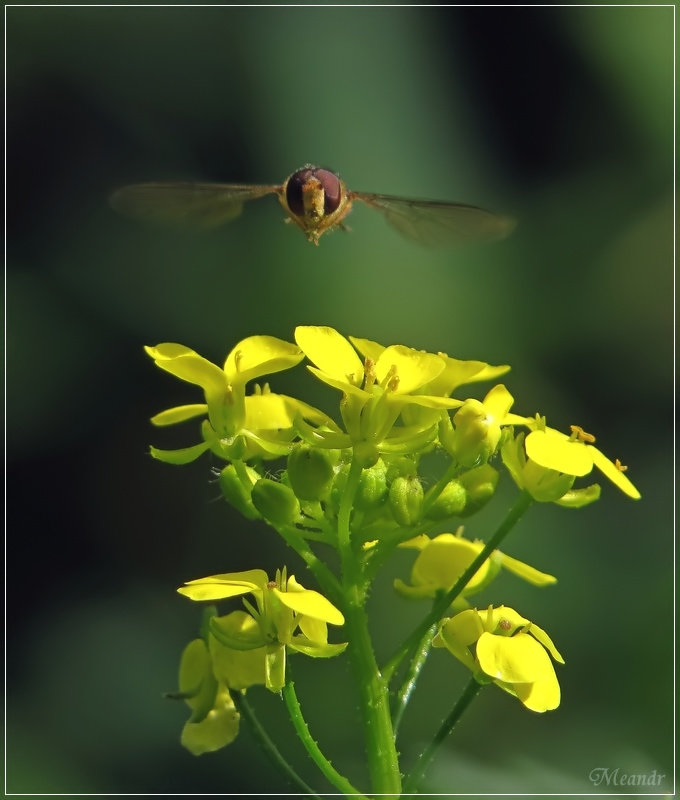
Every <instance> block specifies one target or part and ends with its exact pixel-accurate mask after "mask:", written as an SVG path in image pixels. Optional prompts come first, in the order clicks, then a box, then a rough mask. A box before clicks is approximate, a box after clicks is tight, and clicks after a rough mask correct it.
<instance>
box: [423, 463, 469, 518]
mask: <svg viewBox="0 0 680 800" xmlns="http://www.w3.org/2000/svg"><path fill="white" fill-rule="evenodd" d="M459 471H460V465H459V464H458V462H457V461H452V462H451V463H450V464H449V466H448V467H447V468H446V470H445V472H444V474H443V475H442V476H441V478H440V479H439V480H438V481H437V483H435V485H434V486H433V487H432V488H431V489H429V491H428V492H427V494H426V495H425V499H424V500H423V509H422V514H423V516H425V514H426V513H427V512H428V511H429V510H430V507H431V506H432V504H433V503H434V501H435V500H436V499H437V498H438V497H439V495H440V494H441V493H442V492H443V491H444V488H445V486H446V484H447V483H449V481H451V480H453V478H454V477H455V476H456V474H457V473H458V472H459Z"/></svg>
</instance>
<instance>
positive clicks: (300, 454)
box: [288, 444, 333, 500]
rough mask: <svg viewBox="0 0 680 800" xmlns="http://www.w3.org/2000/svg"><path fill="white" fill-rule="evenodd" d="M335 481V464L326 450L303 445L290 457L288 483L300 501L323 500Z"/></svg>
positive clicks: (295, 449)
mask: <svg viewBox="0 0 680 800" xmlns="http://www.w3.org/2000/svg"><path fill="white" fill-rule="evenodd" d="M332 479H333V464H332V462H331V457H330V454H329V453H328V452H327V451H325V450H320V449H319V448H316V447H310V446H309V445H307V444H301V445H297V446H296V447H294V448H293V449H292V450H291V452H290V455H289V456H288V481H289V482H290V485H291V487H292V489H293V491H294V492H295V494H296V495H297V497H299V498H300V500H321V498H322V497H324V496H325V495H326V493H327V492H328V489H329V487H330V484H331V480H332Z"/></svg>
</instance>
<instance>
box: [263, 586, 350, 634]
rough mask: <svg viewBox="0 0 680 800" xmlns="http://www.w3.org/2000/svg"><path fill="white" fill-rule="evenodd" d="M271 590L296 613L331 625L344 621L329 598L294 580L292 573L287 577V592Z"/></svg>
mask: <svg viewBox="0 0 680 800" xmlns="http://www.w3.org/2000/svg"><path fill="white" fill-rule="evenodd" d="M272 591H273V592H274V594H275V595H276V596H277V597H278V598H279V600H280V601H281V602H282V603H283V605H284V606H286V607H287V608H290V609H291V610H292V611H295V612H296V613H298V614H305V615H306V616H308V617H313V618H314V619H319V620H322V621H324V622H330V623H331V624H332V625H342V624H344V622H345V618H344V617H343V615H342V614H341V613H340V611H339V610H338V609H337V608H336V607H335V606H334V605H333V604H332V603H331V601H330V600H327V599H326V598H325V597H324V596H323V595H322V594H319V592H315V591H314V590H313V589H305V588H304V586H302V585H301V584H299V583H298V582H297V581H296V580H295V576H294V575H291V576H290V578H289V579H288V591H287V592H281V591H279V590H278V589H272Z"/></svg>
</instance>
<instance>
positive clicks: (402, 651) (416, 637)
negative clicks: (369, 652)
mask: <svg viewBox="0 0 680 800" xmlns="http://www.w3.org/2000/svg"><path fill="white" fill-rule="evenodd" d="M532 503H533V498H532V497H531V495H530V494H529V493H528V492H522V493H521V494H520V496H519V497H518V498H517V500H516V501H515V503H514V505H513V506H512V508H511V509H510V510H509V511H508V513H507V515H506V517H505V519H504V520H503V522H501V524H500V525H499V527H498V529H497V530H496V532H495V533H494V534H493V536H492V537H491V538H490V539H489V541H488V542H487V543H486V544H485V545H484V547H483V549H482V550H481V551H480V552H479V554H478V555H477V556H475V558H474V559H473V561H472V563H471V564H470V565H469V567H468V568H467V569H466V570H465V571H464V572H463V574H462V575H461V576H460V577H459V578H458V580H457V581H456V582H455V584H454V585H453V586H452V587H451V589H450V590H449V591H448V592H445V593H442V594H441V595H440V596H439V597H438V598H437V599H436V600H435V602H434V605H433V606H432V610H431V611H430V613H429V614H428V615H427V616H426V617H425V619H424V620H423V621H422V622H421V623H420V624H419V625H418V626H417V627H416V628H415V630H414V631H413V632H412V633H411V634H410V635H409V636H408V637H407V638H406V640H405V641H404V642H403V643H402V645H401V646H400V647H399V649H398V650H397V651H396V652H395V653H394V655H393V656H392V657H391V658H390V659H389V660H388V662H387V664H386V665H385V668H384V669H383V675H384V676H385V679H386V680H387V681H389V680H390V679H391V678H392V675H393V674H394V671H395V670H396V669H397V667H398V666H399V664H400V663H401V661H402V659H403V658H404V657H405V656H407V655H408V654H409V653H410V652H411V650H413V648H415V647H416V646H417V644H418V642H419V641H420V640H421V639H422V637H423V636H424V635H425V633H426V632H427V630H428V628H429V627H430V625H432V624H433V623H435V622H438V621H439V619H440V618H441V617H442V616H443V615H444V614H445V613H446V610H447V608H448V607H449V606H450V605H451V603H452V602H453V601H454V600H455V599H456V598H457V597H458V595H459V594H460V593H461V592H462V591H463V589H464V588H465V587H466V586H467V584H468V583H469V581H470V580H471V579H472V577H473V576H474V574H475V573H476V572H477V570H478V569H479V568H480V567H481V566H482V564H483V563H484V562H485V561H486V560H487V558H489V556H490V555H491V553H493V551H494V550H496V549H497V548H498V545H499V544H500V543H501V542H502V541H503V539H504V538H505V537H506V536H507V535H508V533H509V532H510V531H511V530H512V528H513V527H514V526H515V524H516V523H517V522H518V521H519V520H520V518H521V517H522V515H523V514H524V512H525V511H526V510H527V509H528V508H529V507H530V506H531V504H532Z"/></svg>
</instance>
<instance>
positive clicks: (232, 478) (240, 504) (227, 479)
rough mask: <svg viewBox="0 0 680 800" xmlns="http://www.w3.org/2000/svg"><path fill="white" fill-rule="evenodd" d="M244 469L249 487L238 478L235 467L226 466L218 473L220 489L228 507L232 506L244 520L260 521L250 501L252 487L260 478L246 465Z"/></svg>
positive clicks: (231, 465)
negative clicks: (228, 504)
mask: <svg viewBox="0 0 680 800" xmlns="http://www.w3.org/2000/svg"><path fill="white" fill-rule="evenodd" d="M244 467H245V470H246V472H247V474H248V478H249V479H250V485H249V486H246V485H245V484H244V483H243V481H242V480H241V479H240V478H239V476H238V473H237V471H236V467H235V466H234V465H233V464H228V465H227V466H226V467H225V468H224V469H223V470H222V471H221V472H220V489H221V490H222V494H223V495H224V496H225V497H226V499H227V501H228V502H229V503H230V505H232V506H234V508H235V509H236V510H237V511H239V512H240V513H241V514H243V516H244V517H245V518H246V519H260V514H259V512H258V510H257V509H256V508H255V506H254V505H253V501H252V499H251V494H252V491H253V486H254V484H255V483H257V481H258V480H259V479H260V476H259V474H258V473H257V471H256V470H254V469H253V468H252V467H249V466H246V465H244Z"/></svg>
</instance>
